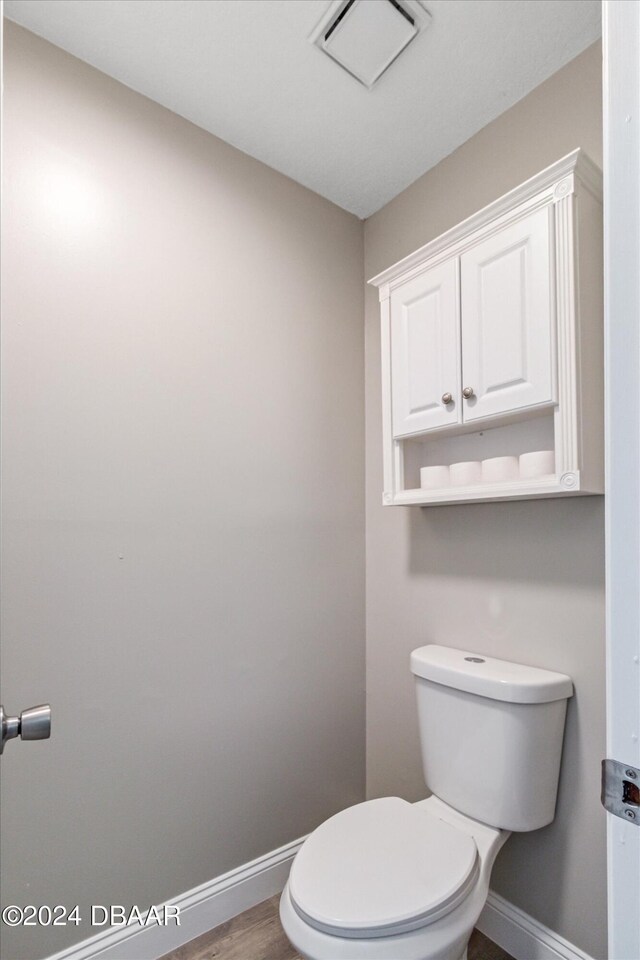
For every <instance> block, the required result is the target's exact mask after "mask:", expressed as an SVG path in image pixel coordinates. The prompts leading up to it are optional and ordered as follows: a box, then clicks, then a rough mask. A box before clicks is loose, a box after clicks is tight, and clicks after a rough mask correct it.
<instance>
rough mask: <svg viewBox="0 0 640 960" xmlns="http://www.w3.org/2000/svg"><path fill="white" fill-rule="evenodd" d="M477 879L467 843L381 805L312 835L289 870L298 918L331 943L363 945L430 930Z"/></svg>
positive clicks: (391, 802) (432, 822) (399, 807)
mask: <svg viewBox="0 0 640 960" xmlns="http://www.w3.org/2000/svg"><path fill="white" fill-rule="evenodd" d="M477 876H478V851H477V848H476V844H475V841H474V840H473V838H472V837H471V836H469V834H467V833H463V832H462V831H461V830H458V829H456V828H455V827H453V826H452V825H451V824H449V823H445V822H444V820H439V819H438V818H437V817H436V816H434V815H433V814H431V813H429V812H427V810H426V809H425V808H424V807H416V806H415V805H414V804H411V803H407V802H406V800H401V799H400V798H399V797H385V798H384V799H382V800H369V801H367V802H366V803H360V804H357V806H355V807H349V808H348V809H347V810H343V811H342V812H341V813H338V814H336V816H334V817H331V819H330V820H327V821H326V823H323V824H322V826H321V827H318V829H317V830H315V831H314V832H313V833H312V834H311V836H310V837H309V838H308V839H307V840H306V841H305V843H304V844H303V846H302V848H301V850H300V852H299V853H298V855H297V857H296V859H295V860H294V862H293V866H292V868H291V875H290V877H289V891H290V894H291V901H292V903H293V906H294V907H295V909H296V911H297V912H298V914H299V915H300V916H301V917H302V918H303V919H304V920H305V921H306V922H307V923H309V924H310V925H311V926H313V927H315V928H316V929H318V930H322V931H323V932H324V933H329V934H333V935H334V936H342V937H354V938H366V937H385V936H390V935H392V934H394V933H404V932H407V931H409V930H415V929H417V928H419V927H422V926H426V925H427V924H429V923H433V921H434V920H437V919H439V918H440V917H442V916H444V914H446V913H449V912H450V911H451V910H453V909H454V907H456V906H457V905H458V904H459V903H460V902H461V901H462V900H464V898H465V897H466V896H467V894H468V892H469V890H470V889H471V887H472V886H473V885H474V884H475V882H476V879H477Z"/></svg>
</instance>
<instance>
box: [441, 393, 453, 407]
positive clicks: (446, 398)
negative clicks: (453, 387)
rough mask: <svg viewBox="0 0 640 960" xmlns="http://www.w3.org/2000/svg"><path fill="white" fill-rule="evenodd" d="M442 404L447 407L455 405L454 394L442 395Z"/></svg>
mask: <svg viewBox="0 0 640 960" xmlns="http://www.w3.org/2000/svg"><path fill="white" fill-rule="evenodd" d="M442 402H443V403H444V404H445V405H446V404H447V403H453V394H451V393H443V394H442Z"/></svg>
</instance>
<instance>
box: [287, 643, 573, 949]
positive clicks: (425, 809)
mask: <svg viewBox="0 0 640 960" xmlns="http://www.w3.org/2000/svg"><path fill="white" fill-rule="evenodd" d="M411 670H412V672H413V673H414V675H415V677H416V684H417V694H418V718H419V724H420V738H421V743H422V758H423V766H424V774H425V780H426V782H427V785H428V786H429V788H430V790H431V791H432V794H433V795H432V796H431V797H429V799H427V800H422V801H420V802H419V803H414V804H411V803H407V802H406V801H405V800H400V799H399V798H398V797H385V798H384V799H381V800H369V801H367V802H366V803H360V804H357V805H356V806H354V807H349V808H348V809H347V810H343V811H342V812H341V813H338V814H336V815H335V816H334V817H331V819H330V820H327V821H326V823H323V824H322V825H321V826H320V827H318V829H317V830H314V832H313V833H312V834H311V835H310V836H309V837H308V839H307V840H306V841H305V843H304V844H303V846H302V848H301V849H300V852H299V853H298V855H297V857H296V859H295V860H294V863H293V866H292V868H291V874H290V877H289V881H288V883H287V885H286V887H285V889H284V892H283V894H282V899H281V901H280V918H281V920H282V925H283V927H284V930H285V932H286V934H287V936H288V937H289V940H290V941H291V942H292V944H293V945H294V947H295V948H296V949H297V950H298V951H299V952H300V953H301V954H302V955H303V956H304V957H306V958H308V960H464V958H466V952H467V943H468V941H469V937H470V936H471V931H472V930H473V927H474V925H475V923H476V921H477V919H478V917H479V916H480V913H481V911H482V908H483V907H484V904H485V900H486V898H487V893H488V890H489V879H490V877H491V869H492V867H493V864H494V861H495V858H496V855H497V854H498V851H499V850H500V848H501V847H502V845H503V843H504V842H505V841H506V840H507V839H508V837H509V833H510V832H511V831H513V830H516V831H526V830H537V829H538V828H539V827H544V826H545V825H546V824H548V823H550V822H551V821H552V820H553V816H554V811H555V803H556V793H557V786H558V774H559V771H560V756H561V752H562V737H563V731H564V719H565V713H566V706H567V699H568V698H569V697H570V696H571V695H572V693H573V684H572V682H571V679H570V678H569V677H567V676H565V675H564V674H560V673H551V672H550V671H548V670H540V669H538V668H536V667H526V666H522V665H521V664H518V663H509V662H508V661H506V660H495V659H492V658H490V657H482V656H480V655H477V654H472V653H467V652H465V651H462V650H453V649H451V648H449V647H440V646H435V645H433V646H427V647H421V648H420V649H419V650H414V652H413V653H412V654H411Z"/></svg>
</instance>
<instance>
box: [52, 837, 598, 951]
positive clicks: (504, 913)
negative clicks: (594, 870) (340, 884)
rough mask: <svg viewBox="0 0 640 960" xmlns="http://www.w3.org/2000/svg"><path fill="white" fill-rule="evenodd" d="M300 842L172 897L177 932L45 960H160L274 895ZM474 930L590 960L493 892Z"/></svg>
mask: <svg viewBox="0 0 640 960" xmlns="http://www.w3.org/2000/svg"><path fill="white" fill-rule="evenodd" d="M304 839H305V838H304V837H302V838H301V839H300V840H294V841H293V843H289V844H287V845H286V846H284V847H280V848H279V849H278V850H274V851H272V852H271V853H268V854H266V855H265V856H263V857H258V859H257V860H252V861H251V863H246V864H244V866H242V867H237V868H236V869H235V870H230V871H229V873H225V874H223V875H222V876H220V877H216V878H215V879H214V880H209V881H208V882H207V883H203V884H202V885H201V886H199V887H195V888H194V889H193V890H189V891H188V892H187V893H183V894H182V895H181V896H179V897H176V898H175V899H174V900H172V901H171V904H172V905H174V906H177V907H179V908H180V926H177V925H175V924H173V923H171V924H170V925H169V926H166V927H165V926H157V925H153V926H149V927H141V926H137V925H136V926H128V927H109V928H108V929H107V930H104V931H102V932H101V933H98V934H96V936H94V937H90V938H89V939H88V940H83V941H82V942H81V943H78V944H76V945H75V946H73V947H69V948H68V949H67V950H62V951H61V952H60V953H56V954H55V955H53V956H51V957H49V958H48V960H159V958H160V957H163V956H164V954H165V953H169V951H170V950H175V949H177V947H181V946H182V945H183V944H185V943H188V942H189V941H190V940H193V939H194V938H195V937H199V936H200V935H201V934H202V933H206V932H207V931H208V930H212V929H213V927H217V926H218V925H219V924H221V923H224V922H225V920H230V919H231V917H235V916H237V915H238V914H239V913H242V912H243V910H248V909H249V908H250V907H254V906H255V905H256V904H257V903H260V902H261V901H262V900H266V899H267V898H268V897H272V896H274V894H276V893H279V892H280V890H282V888H283V887H284V885H285V883H286V882H287V877H288V876H289V870H290V869H291V863H292V861H293V858H294V857H295V855H296V853H297V852H298V850H299V849H300V847H301V846H302V844H303V842H304ZM477 926H478V929H479V930H481V931H482V933H484V934H485V936H487V937H489V938H490V939H491V940H493V941H494V943H497V944H498V946H499V947H502V949H503V950H506V951H507V953H510V954H511V956H512V957H515V958H516V960H592V958H591V957H589V956H588V955H587V954H586V953H584V951H582V950H580V949H579V948H578V947H576V946H574V945H573V944H572V943H569V941H568V940H565V939H564V937H561V936H560V935H559V934H557V933H554V932H553V930H549V928H548V927H545V926H544V924H542V923H540V922H539V921H538V920H534V919H533V917H530V916H529V915H528V914H526V913H525V912H524V911H523V910H520V909H519V908H518V907H514V906H513V904H511V903H509V902H508V901H507V900H505V899H504V898H503V897H501V896H500V895H499V894H497V893H494V892H493V891H490V892H489V896H488V898H487V903H486V906H485V908H484V910H483V911H482V914H481V916H480V919H479V921H478V924H477Z"/></svg>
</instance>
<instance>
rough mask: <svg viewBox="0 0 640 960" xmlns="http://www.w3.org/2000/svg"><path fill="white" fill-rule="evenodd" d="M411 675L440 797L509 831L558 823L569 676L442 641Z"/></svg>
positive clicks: (429, 774) (414, 658) (428, 767)
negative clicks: (555, 819)
mask: <svg viewBox="0 0 640 960" xmlns="http://www.w3.org/2000/svg"><path fill="white" fill-rule="evenodd" d="M411 671H412V673H413V674H414V675H415V679H416V687H417V696H418V721H419V725H420V741H421V744H422V762H423V767H424V776H425V780H426V783H427V786H428V787H429V789H430V790H431V791H432V793H434V794H435V795H436V796H437V797H439V798H440V799H441V800H443V801H444V802H445V803H447V804H448V805H449V806H451V807H453V808H454V809H456V810H459V811H460V812H461V813H464V814H466V815H467V816H469V817H473V818H474V819H475V820H480V821H481V822H482V823H486V824H488V825H490V826H492V827H499V828H501V829H503V830H517V831H525V830H537V829H538V827H544V826H545V824H547V823H551V821H552V820H553V817H554V813H555V806H556V794H557V790H558V776H559V773H560V757H561V754H562V738H563V733H564V720H565V714H566V707H567V699H568V698H569V697H571V696H572V694H573V684H572V682H571V678H570V677H567V676H566V675H565V674H562V673H552V672H551V671H549V670H541V669H539V668H538V667H527V666H523V665H522V664H519V663H510V662H509V661H507V660H496V659H494V658H492V657H485V656H483V655H482V654H476V653H469V652H468V651H466V650H454V649H452V648H450V647H441V646H437V645H435V644H433V645H429V646H426V647H420V649H418V650H414V651H413V653H412V654H411Z"/></svg>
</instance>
